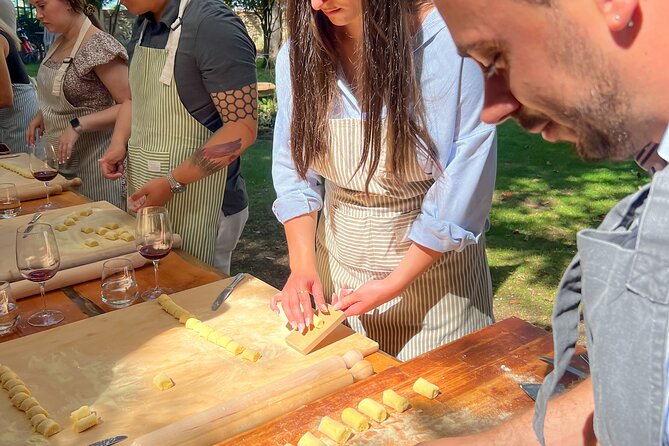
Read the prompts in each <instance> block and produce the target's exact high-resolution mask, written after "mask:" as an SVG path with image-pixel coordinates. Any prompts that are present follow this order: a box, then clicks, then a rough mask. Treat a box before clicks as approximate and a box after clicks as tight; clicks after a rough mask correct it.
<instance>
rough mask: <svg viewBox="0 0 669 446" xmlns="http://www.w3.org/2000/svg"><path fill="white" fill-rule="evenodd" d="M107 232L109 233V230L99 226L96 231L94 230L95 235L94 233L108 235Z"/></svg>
mask: <svg viewBox="0 0 669 446" xmlns="http://www.w3.org/2000/svg"><path fill="white" fill-rule="evenodd" d="M108 232H109V229H107V228H105V227H104V226H100V227H99V228H97V229H96V230H95V233H96V234H97V235H105V234H106V233H108Z"/></svg>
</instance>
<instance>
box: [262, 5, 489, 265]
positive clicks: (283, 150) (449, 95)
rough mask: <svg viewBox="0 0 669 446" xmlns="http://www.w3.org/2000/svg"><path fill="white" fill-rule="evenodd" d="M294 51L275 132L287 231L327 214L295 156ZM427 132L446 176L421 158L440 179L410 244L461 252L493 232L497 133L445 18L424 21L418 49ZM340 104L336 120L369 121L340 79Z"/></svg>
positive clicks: (281, 70)
mask: <svg viewBox="0 0 669 446" xmlns="http://www.w3.org/2000/svg"><path fill="white" fill-rule="evenodd" d="M289 46H290V45H289V44H286V45H284V47H283V48H282V49H281V51H280V52H279V55H278V56H277V61H276V92H277V100H278V106H279V110H278V114H277V117H276V123H275V127H274V148H273V166H272V177H273V180H274V188H275V189H276V193H277V199H276V201H275V202H274V206H273V210H274V213H275V215H276V217H277V218H278V219H279V221H281V222H282V223H283V222H285V221H287V220H290V219H291V218H295V217H297V216H300V215H304V214H308V213H310V212H313V211H317V210H320V209H321V208H322V206H323V187H324V186H323V179H322V178H321V177H320V176H319V175H318V174H317V173H316V172H314V171H313V170H309V171H308V173H307V178H306V179H305V180H303V179H301V178H300V177H299V175H298V174H297V171H296V169H295V165H294V163H293V160H292V157H291V152H290V126H291V115H292V91H291V90H292V88H291V79H290V58H289ZM414 58H415V61H416V64H417V65H418V66H419V67H418V70H419V81H420V89H421V94H422V97H423V102H424V104H425V110H426V119H427V128H428V130H429V132H430V135H431V136H432V139H433V141H434V143H435V145H436V148H437V151H438V154H437V155H438V160H439V163H440V164H441V166H442V169H439V168H437V167H435V166H433V165H432V163H430V162H428V161H427V160H426V159H424V158H423V157H421V156H420V155H419V157H418V160H419V163H420V164H421V166H422V168H423V170H424V171H425V172H426V173H427V174H429V175H431V176H432V177H433V178H434V180H435V181H434V184H433V185H432V187H431V188H430V189H429V190H428V192H427V194H426V196H425V198H424V200H423V203H422V206H421V212H420V214H419V216H418V217H417V218H416V220H415V222H414V223H413V226H412V228H411V232H410V234H409V237H410V239H411V240H412V241H414V242H415V243H418V244H419V245H422V246H425V247H428V248H430V249H433V250H435V251H441V252H446V251H461V250H462V249H464V247H465V246H467V245H469V244H472V243H476V242H477V241H478V239H479V238H480V237H481V234H482V233H483V232H485V230H486V229H487V224H488V220H487V219H488V213H489V212H490V206H491V202H492V194H493V190H494V187H495V168H496V150H497V144H496V133H495V127H494V126H492V125H488V124H484V123H482V122H481V120H480V118H479V114H480V112H481V107H482V105H483V76H482V74H481V70H480V69H479V67H478V66H477V65H476V64H475V62H473V61H472V60H470V59H463V58H462V57H460V56H459V55H458V54H457V50H456V47H455V44H454V43H453V39H452V38H451V35H450V33H449V31H448V29H447V27H446V24H445V23H444V21H443V19H442V18H441V16H440V15H439V13H438V12H437V11H436V10H435V11H433V12H431V13H430V14H429V15H428V16H427V17H426V18H425V20H424V21H423V24H422V27H421V32H419V33H418V34H417V35H416V38H415V42H414ZM337 85H338V90H339V94H340V101H339V104H340V105H338V106H337V107H336V108H335V110H334V112H333V116H332V118H333V119H345V118H349V119H350V118H354V119H361V118H362V113H361V110H360V107H359V105H358V103H357V101H356V99H355V97H354V95H353V94H352V93H351V91H350V89H349V88H348V86H347V84H346V82H345V81H343V80H342V77H341V76H340V79H339V81H338V82H337Z"/></svg>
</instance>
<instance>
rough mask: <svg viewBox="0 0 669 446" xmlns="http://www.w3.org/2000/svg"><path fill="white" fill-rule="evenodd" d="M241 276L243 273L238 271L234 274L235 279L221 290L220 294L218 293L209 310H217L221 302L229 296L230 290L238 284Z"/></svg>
mask: <svg viewBox="0 0 669 446" xmlns="http://www.w3.org/2000/svg"><path fill="white" fill-rule="evenodd" d="M243 278H244V273H238V274H237V275H236V276H235V279H234V280H233V281H232V283H231V284H230V285H228V286H226V287H225V289H224V290H223V291H221V294H219V295H218V297H217V298H216V300H214V303H212V304H211V311H216V310H218V308H219V307H220V306H221V304H222V303H223V302H224V301H225V300H226V299H227V298H228V297H229V296H230V294H231V293H232V290H234V289H235V287H236V286H237V285H238V284H239V282H241V281H242V279H243Z"/></svg>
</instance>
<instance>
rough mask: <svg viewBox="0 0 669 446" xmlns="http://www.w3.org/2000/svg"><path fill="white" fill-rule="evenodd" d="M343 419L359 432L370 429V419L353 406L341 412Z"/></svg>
mask: <svg viewBox="0 0 669 446" xmlns="http://www.w3.org/2000/svg"><path fill="white" fill-rule="evenodd" d="M341 420H342V421H343V422H344V423H346V424H348V425H349V426H351V427H352V428H353V429H355V430H356V431H358V432H363V431H366V430H367V429H369V420H368V419H367V417H366V416H364V415H363V414H361V413H360V412H358V411H357V410H355V409H354V408H352V407H347V408H346V409H344V411H343V412H342V413H341Z"/></svg>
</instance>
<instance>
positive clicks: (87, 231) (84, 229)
mask: <svg viewBox="0 0 669 446" xmlns="http://www.w3.org/2000/svg"><path fill="white" fill-rule="evenodd" d="M81 232H83V233H84V234H92V233H93V232H95V229H94V228H92V227H90V226H82V227H81Z"/></svg>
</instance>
